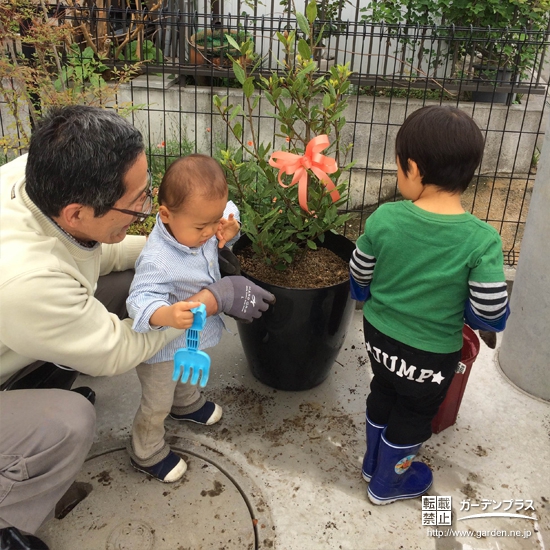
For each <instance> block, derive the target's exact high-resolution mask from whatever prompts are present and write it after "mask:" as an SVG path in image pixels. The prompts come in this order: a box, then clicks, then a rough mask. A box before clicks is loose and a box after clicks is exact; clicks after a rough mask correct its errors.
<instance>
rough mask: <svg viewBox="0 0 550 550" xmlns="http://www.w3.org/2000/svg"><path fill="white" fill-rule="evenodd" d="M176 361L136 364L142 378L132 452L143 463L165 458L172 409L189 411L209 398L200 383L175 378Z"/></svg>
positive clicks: (130, 449)
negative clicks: (166, 424) (205, 395)
mask: <svg viewBox="0 0 550 550" xmlns="http://www.w3.org/2000/svg"><path fill="white" fill-rule="evenodd" d="M173 371H174V362H173V361H165V362H163V363H155V364H152V365H148V364H146V363H142V364H141V365H138V366H137V367H136V372H137V375H138V378H139V381H140V382H141V403H140V405H139V409H138V411H137V413H136V416H135V418H134V424H133V426H132V442H131V447H130V448H129V449H128V452H129V454H130V456H131V457H132V458H133V459H134V460H135V461H136V462H137V463H138V464H140V465H141V466H153V465H154V464H156V463H157V462H159V461H161V460H162V459H163V458H166V456H167V455H168V453H169V452H170V447H169V446H168V444H167V443H166V442H165V441H164V433H165V430H164V420H165V419H166V417H167V416H168V414H169V413H170V412H173V413H175V414H190V413H192V412H195V411H198V410H199V409H200V408H201V407H202V406H203V405H204V404H205V402H206V399H205V397H204V396H203V395H201V393H200V392H199V390H198V389H197V386H192V385H191V384H182V383H181V382H174V381H173V380H172V373H173Z"/></svg>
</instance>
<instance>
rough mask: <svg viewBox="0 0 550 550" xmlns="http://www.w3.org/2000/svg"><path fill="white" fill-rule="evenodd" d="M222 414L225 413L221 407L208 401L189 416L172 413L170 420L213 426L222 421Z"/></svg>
mask: <svg viewBox="0 0 550 550" xmlns="http://www.w3.org/2000/svg"><path fill="white" fill-rule="evenodd" d="M222 414H223V411H222V408H221V407H220V406H219V405H216V403H213V402H212V401H207V402H206V403H205V404H204V405H203V406H202V407H201V408H200V409H199V410H198V411H195V412H193V413H189V414H175V413H172V412H171V413H170V418H173V419H174V420H186V421H188V422H195V423H196V424H202V425H203V426H211V425H212V424H215V423H216V422H218V421H219V420H220V419H221V417H222Z"/></svg>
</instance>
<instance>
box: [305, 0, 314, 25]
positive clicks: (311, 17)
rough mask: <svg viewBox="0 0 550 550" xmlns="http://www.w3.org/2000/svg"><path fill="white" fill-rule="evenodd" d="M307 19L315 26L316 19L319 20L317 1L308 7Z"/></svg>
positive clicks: (312, 1) (312, 0)
mask: <svg viewBox="0 0 550 550" xmlns="http://www.w3.org/2000/svg"><path fill="white" fill-rule="evenodd" d="M306 15H307V19H308V21H309V22H310V23H312V24H313V22H314V21H315V19H317V2H316V0H311V2H310V3H309V4H308V5H307V7H306Z"/></svg>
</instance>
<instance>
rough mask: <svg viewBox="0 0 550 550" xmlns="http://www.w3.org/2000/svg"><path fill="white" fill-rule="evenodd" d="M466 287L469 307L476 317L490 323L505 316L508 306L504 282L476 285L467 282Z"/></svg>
mask: <svg viewBox="0 0 550 550" xmlns="http://www.w3.org/2000/svg"><path fill="white" fill-rule="evenodd" d="M468 287H469V291H470V295H469V301H470V306H471V308H472V311H473V312H474V313H475V314H476V315H477V316H478V317H480V318H481V319H483V320H485V321H488V322H489V323H492V322H495V321H498V320H499V319H500V318H501V317H503V316H504V315H505V314H506V311H507V305H508V292H507V289H506V282H499V283H478V282H475V281H469V282H468Z"/></svg>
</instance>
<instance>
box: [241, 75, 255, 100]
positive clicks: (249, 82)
mask: <svg viewBox="0 0 550 550" xmlns="http://www.w3.org/2000/svg"><path fill="white" fill-rule="evenodd" d="M243 92H244V95H245V96H246V97H250V96H251V95H252V94H253V93H254V77H253V76H249V77H248V78H247V79H246V80H245V82H244V84H243Z"/></svg>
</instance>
